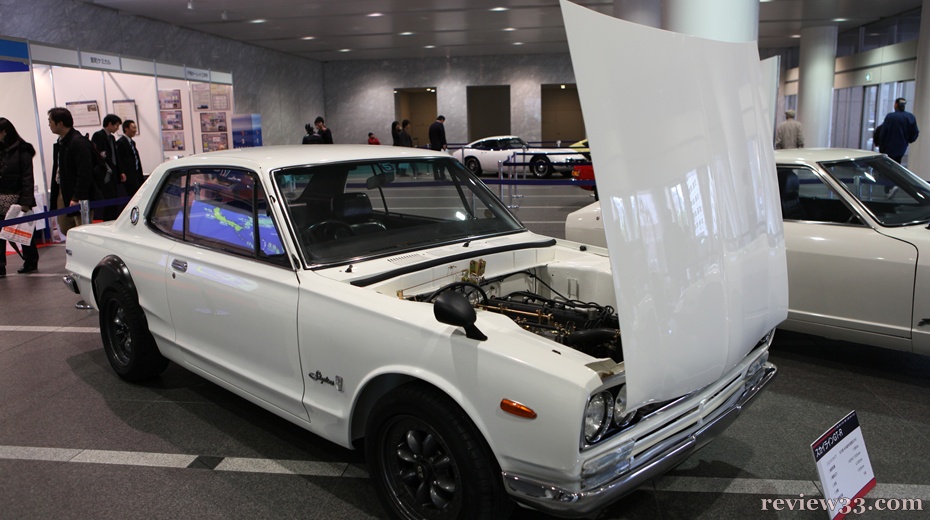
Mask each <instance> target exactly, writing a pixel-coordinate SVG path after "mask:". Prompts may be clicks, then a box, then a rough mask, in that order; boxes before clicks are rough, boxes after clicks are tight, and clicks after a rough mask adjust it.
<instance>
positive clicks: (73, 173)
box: [48, 108, 99, 235]
mask: <svg viewBox="0 0 930 520" xmlns="http://www.w3.org/2000/svg"><path fill="white" fill-rule="evenodd" d="M48 128H49V130H51V131H52V133H53V134H55V135H57V136H58V142H56V143H55V146H54V148H53V150H52V193H51V199H52V200H51V204H50V206H51V208H52V209H57V208H66V207H68V206H77V205H79V204H80V201H82V200H90V199H92V198H94V197H93V195H94V194H95V193H96V192H99V190H97V186H96V184H94V163H95V162H96V159H95V158H94V147H93V146H92V145H91V143H90V141H88V140H87V138H86V137H84V136H83V135H81V133H80V132H78V131H77V130H75V129H74V117H73V116H72V115H71V112H70V111H69V110H68V109H67V108H53V109H51V110H49V111H48ZM79 225H81V217H80V214H79V213H78V214H75V213H68V214H66V215H58V228H59V231H60V232H61V234H62V235H66V234H67V233H68V230H69V229H71V228H73V227H77V226H79Z"/></svg>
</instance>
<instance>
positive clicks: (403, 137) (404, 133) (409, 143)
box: [399, 119, 413, 148]
mask: <svg viewBox="0 0 930 520" xmlns="http://www.w3.org/2000/svg"><path fill="white" fill-rule="evenodd" d="M399 146H406V147H408V148H413V137H412V136H411V135H410V120H409V119H404V121H403V122H402V123H401V124H400V145H399Z"/></svg>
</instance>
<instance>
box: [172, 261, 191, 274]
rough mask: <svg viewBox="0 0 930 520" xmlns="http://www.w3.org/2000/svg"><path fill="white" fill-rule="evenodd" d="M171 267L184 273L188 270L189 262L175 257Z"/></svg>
mask: <svg viewBox="0 0 930 520" xmlns="http://www.w3.org/2000/svg"><path fill="white" fill-rule="evenodd" d="M171 268H172V269H174V270H175V271H181V272H182V273H184V272H187V262H185V261H184V260H179V259H177V258H175V259H174V260H172V261H171Z"/></svg>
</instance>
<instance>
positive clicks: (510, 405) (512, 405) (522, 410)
mask: <svg viewBox="0 0 930 520" xmlns="http://www.w3.org/2000/svg"><path fill="white" fill-rule="evenodd" d="M501 410H503V411H505V412H507V413H509V414H511V415H516V416H517V417H523V418H524V419H535V418H536V412H534V411H533V409H532V408H530V407H529V406H526V405H523V404H520V403H518V402H516V401H511V400H510V399H501Z"/></svg>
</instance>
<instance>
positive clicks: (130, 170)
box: [116, 119, 144, 197]
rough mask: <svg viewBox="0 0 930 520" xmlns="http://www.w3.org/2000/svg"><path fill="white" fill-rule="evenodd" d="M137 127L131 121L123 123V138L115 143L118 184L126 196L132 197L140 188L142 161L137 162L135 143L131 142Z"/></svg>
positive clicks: (137, 155) (137, 151) (137, 129)
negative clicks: (120, 184)
mask: <svg viewBox="0 0 930 520" xmlns="http://www.w3.org/2000/svg"><path fill="white" fill-rule="evenodd" d="M138 131H139V127H138V126H136V122H135V121H133V120H132V119H127V120H125V121H123V136H122V137H120V138H119V139H118V140H117V141H116V164H118V165H119V170H117V171H119V172H120V175H119V179H117V181H118V182H121V183H122V184H123V188H124V189H125V190H126V195H128V196H130V197H132V196H133V195H135V194H136V191H138V190H139V186H142V181H143V180H144V178H143V174H142V161H140V160H139V150H137V149H136V142H135V141H133V140H132V138H133V137H135V136H136V133H138Z"/></svg>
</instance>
